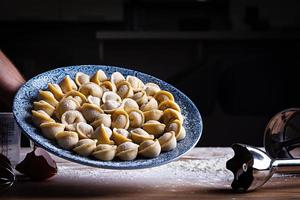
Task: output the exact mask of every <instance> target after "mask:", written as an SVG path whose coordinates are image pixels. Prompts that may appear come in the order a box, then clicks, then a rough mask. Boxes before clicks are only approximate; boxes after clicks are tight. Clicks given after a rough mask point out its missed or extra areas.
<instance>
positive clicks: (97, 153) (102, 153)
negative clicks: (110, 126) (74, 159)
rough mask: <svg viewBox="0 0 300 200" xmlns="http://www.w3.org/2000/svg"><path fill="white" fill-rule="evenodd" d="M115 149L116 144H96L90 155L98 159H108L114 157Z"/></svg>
mask: <svg viewBox="0 0 300 200" xmlns="http://www.w3.org/2000/svg"><path fill="white" fill-rule="evenodd" d="M116 150H117V146H116V145H109V144H98V145H97V146H96V148H95V150H94V152H93V153H92V155H93V156H94V157H95V158H97V159H99V160H103V161H110V160H112V159H114V157H115V155H116Z"/></svg>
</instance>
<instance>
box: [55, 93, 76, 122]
mask: <svg viewBox="0 0 300 200" xmlns="http://www.w3.org/2000/svg"><path fill="white" fill-rule="evenodd" d="M79 108H80V103H79V102H78V101H77V100H76V99H74V98H72V97H67V98H63V99H62V100H60V102H59V104H58V106H57V107H56V110H55V114H56V117H57V118H58V119H60V118H61V116H62V115H63V114H64V113H65V112H67V111H69V110H77V109H79Z"/></svg>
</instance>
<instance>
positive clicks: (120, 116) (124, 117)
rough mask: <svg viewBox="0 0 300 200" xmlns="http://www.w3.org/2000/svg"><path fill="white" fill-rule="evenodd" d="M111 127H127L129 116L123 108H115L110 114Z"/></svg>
mask: <svg viewBox="0 0 300 200" xmlns="http://www.w3.org/2000/svg"><path fill="white" fill-rule="evenodd" d="M111 127H112V128H124V129H127V128H128V127H129V116H128V114H127V112H125V110H121V109H119V110H116V111H114V112H113V114H112V115H111Z"/></svg>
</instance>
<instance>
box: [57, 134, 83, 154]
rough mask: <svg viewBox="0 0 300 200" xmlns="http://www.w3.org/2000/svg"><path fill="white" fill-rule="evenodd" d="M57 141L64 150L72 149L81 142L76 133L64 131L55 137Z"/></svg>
mask: <svg viewBox="0 0 300 200" xmlns="http://www.w3.org/2000/svg"><path fill="white" fill-rule="evenodd" d="M55 138H56V141H57V143H58V145H59V146H60V147H62V148H63V149H67V150H69V149H72V148H73V147H74V146H75V145H76V144H77V142H78V141H79V138H78V134H77V133H76V132H74V131H62V132H59V133H57V134H56V135H55Z"/></svg>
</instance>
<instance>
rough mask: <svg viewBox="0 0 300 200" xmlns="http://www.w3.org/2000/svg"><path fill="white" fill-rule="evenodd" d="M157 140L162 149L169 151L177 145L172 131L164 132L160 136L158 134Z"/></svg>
mask: <svg viewBox="0 0 300 200" xmlns="http://www.w3.org/2000/svg"><path fill="white" fill-rule="evenodd" d="M158 141H159V143H160V146H161V150H162V151H171V150H173V149H175V148H176V146H177V141H176V137H175V132H174V131H171V132H166V133H164V134H163V135H162V136H160V138H158Z"/></svg>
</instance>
